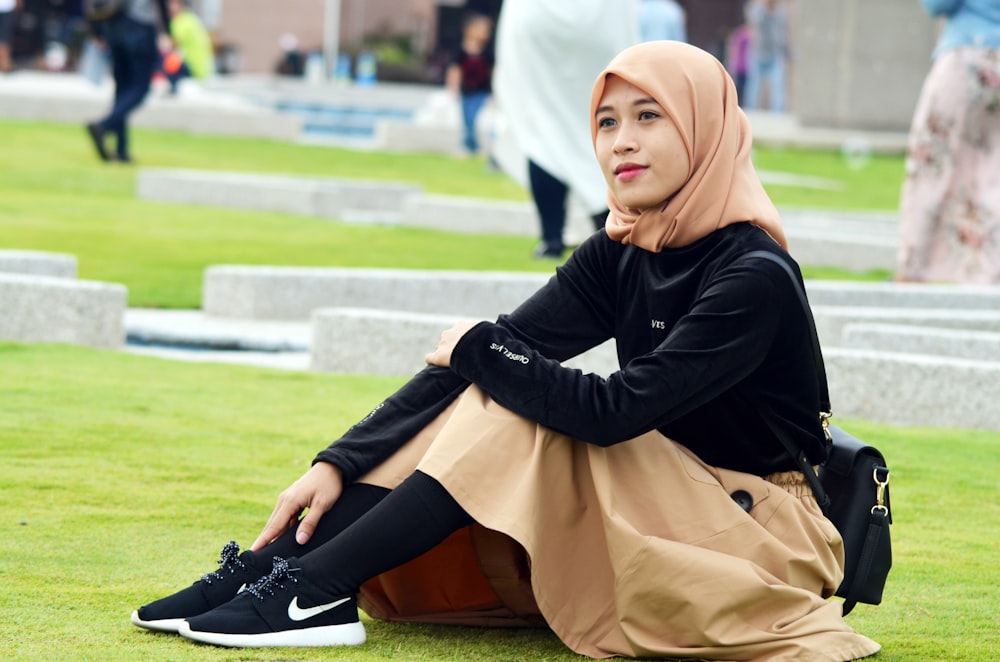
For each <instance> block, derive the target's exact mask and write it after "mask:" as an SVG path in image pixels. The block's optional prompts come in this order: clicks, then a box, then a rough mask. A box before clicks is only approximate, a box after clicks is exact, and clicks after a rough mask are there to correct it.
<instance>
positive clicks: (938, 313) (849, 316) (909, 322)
mask: <svg viewBox="0 0 1000 662" xmlns="http://www.w3.org/2000/svg"><path fill="white" fill-rule="evenodd" d="M813 315H814V316H815V318H816V330H817V332H818V334H819V339H820V343H821V344H822V346H823V347H839V346H840V345H841V344H842V341H843V337H844V329H845V328H846V327H847V325H848V324H852V323H862V322H863V323H868V324H895V325H903V326H911V327H936V328H942V329H964V330H967V331H992V332H1000V311H993V310H946V309H930V308H863V307H848V306H813Z"/></svg>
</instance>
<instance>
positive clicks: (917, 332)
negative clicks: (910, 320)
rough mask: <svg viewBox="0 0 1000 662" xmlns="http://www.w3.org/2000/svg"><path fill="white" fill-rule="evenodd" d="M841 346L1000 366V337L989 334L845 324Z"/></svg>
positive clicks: (930, 328) (885, 325) (987, 332)
mask: <svg viewBox="0 0 1000 662" xmlns="http://www.w3.org/2000/svg"><path fill="white" fill-rule="evenodd" d="M841 345H842V346H843V347H844V348H845V349H861V350H873V351H877V352H897V353H900V352H901V353H905V354H924V355H930V356H941V357H953V358H961V359H971V360H975V361H997V362H1000V333H996V332H991V331H966V330H965V329H938V328H933V327H914V326H903V325H897V324H848V325H846V326H845V327H844V333H843V339H842V341H841Z"/></svg>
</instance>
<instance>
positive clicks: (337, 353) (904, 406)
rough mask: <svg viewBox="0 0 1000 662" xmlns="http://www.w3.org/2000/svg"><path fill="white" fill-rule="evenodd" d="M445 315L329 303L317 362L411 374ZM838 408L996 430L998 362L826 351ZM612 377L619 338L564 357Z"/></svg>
mask: <svg viewBox="0 0 1000 662" xmlns="http://www.w3.org/2000/svg"><path fill="white" fill-rule="evenodd" d="M455 319H456V318H454V317H451V316H447V315H429V314H419V313H401V312H394V311H384V310H370V309H357V308H354V309H348V308H331V309H323V310H318V311H316V312H315V313H314V314H313V340H312V350H311V364H310V366H311V368H312V369H313V370H317V371H322V372H336V373H348V374H378V375H393V376H408V375H412V374H414V373H415V372H417V371H418V370H420V369H422V368H423V367H424V361H423V358H424V356H425V355H426V354H427V352H429V351H430V350H431V349H432V348H433V347H434V346H435V345H436V344H437V341H438V338H439V337H440V335H441V331H442V330H444V329H445V328H447V327H449V326H450V325H451V324H452V323H453V322H454V321H455ZM824 358H825V361H826V368H827V375H828V379H829V382H830V393H831V399H832V400H833V407H834V413H835V415H837V416H838V417H841V418H861V419H865V420H871V421H878V422H885V423H893V424H898V425H927V426H945V427H966V428H978V429H989V430H997V429H1000V419H998V418H997V417H996V415H995V408H996V404H995V403H996V402H998V401H1000V362H984V361H981V360H968V359H955V358H945V357H932V356H920V355H914V354H900V353H892V352H878V351H867V350H856V349H841V348H827V349H825V350H824ZM566 365H567V366H569V367H573V368H577V369H580V370H582V371H584V372H593V373H597V374H601V375H605V376H606V375H608V374H610V373H612V372H614V371H615V370H617V369H618V365H617V359H616V357H615V351H614V343H613V342H609V343H606V344H604V345H601V346H600V347H596V348H594V349H593V350H591V351H590V352H587V353H586V354H584V355H582V356H580V357H576V358H574V359H572V360H570V361H568V362H567V363H566Z"/></svg>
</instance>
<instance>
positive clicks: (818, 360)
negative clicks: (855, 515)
mask: <svg viewBox="0 0 1000 662" xmlns="http://www.w3.org/2000/svg"><path fill="white" fill-rule="evenodd" d="M744 257H762V258H764V259H766V260H770V261H771V262H774V263H776V264H778V265H780V266H781V268H782V269H784V270H785V273H787V274H788V277H789V278H790V279H791V281H792V285H793V286H794V288H795V293H796V294H797V295H798V298H799V303H800V304H801V306H802V309H803V311H804V312H805V315H806V327H807V328H808V331H809V339H810V341H811V344H812V354H813V361H814V362H815V365H816V381H817V383H818V385H819V405H820V409H821V411H822V412H829V411H830V390H829V387H828V386H827V383H826V366H825V365H824V364H823V352H822V351H821V350H820V348H819V335H818V334H817V333H816V321H815V320H814V319H813V314H812V309H811V308H810V307H809V301H808V300H807V299H806V293H805V290H803V289H802V286H801V284H800V283H799V279H798V278H797V277H796V276H795V272H794V271H792V267H791V266H790V265H789V264H788V262H787V261H785V260H783V259H781V258H780V257H778V256H777V255H775V254H774V253H771V252H770V251H764V250H757V251H750V252H749V253H747V254H746V255H745V256H744ZM821 415H822V414H821ZM826 416H827V417H829V413H827V414H826ZM764 420H765V422H766V423H767V425H768V427H770V428H771V432H772V434H774V436H775V438H777V440H778V441H780V442H781V445H782V446H784V447H785V450H786V451H788V454H789V455H791V456H792V457H793V458H795V463H796V464H797V465H798V467H799V471H801V472H802V475H803V476H805V478H806V482H808V483H809V487H811V488H812V491H813V495H814V496H815V497H816V501H817V503H819V507H820V509H821V510H822V511H823V512H824V513H826V512H827V510H828V509H829V507H830V495H829V494H827V493H826V490H825V489H823V484H822V483H821V482H820V480H819V476H818V475H817V474H816V471H815V470H814V469H813V466H812V464H811V463H810V462H809V459H808V458H807V457H806V455H805V453H804V452H803V451H802V448H801V447H800V446H799V445H798V444H797V443H795V441H794V440H793V439H792V438H791V436H790V435H789V434H788V433H787V432H786V431H785V430H784V429H782V428H781V427H780V426H778V425H777V424H776V423H775V421H774V417H773V416H770V415H765V416H764ZM825 427H826V422H825V421H824V428H825Z"/></svg>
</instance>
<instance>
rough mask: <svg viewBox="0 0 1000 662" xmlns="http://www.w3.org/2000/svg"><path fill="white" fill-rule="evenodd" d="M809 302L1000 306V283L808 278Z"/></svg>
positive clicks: (875, 305) (873, 305) (872, 305)
mask: <svg viewBox="0 0 1000 662" xmlns="http://www.w3.org/2000/svg"><path fill="white" fill-rule="evenodd" d="M806 291H807V293H808V295H809V303H810V305H812V306H814V307H816V306H848V307H866V308H868V307H870V308H919V309H932V308H936V309H942V310H1000V287H995V286H988V285H927V284H917V283H862V282H849V281H833V280H808V281H806Z"/></svg>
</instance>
